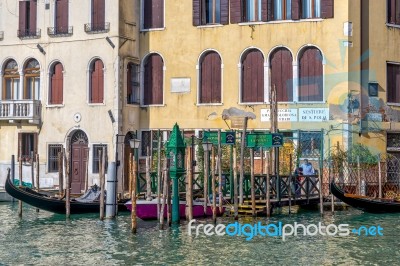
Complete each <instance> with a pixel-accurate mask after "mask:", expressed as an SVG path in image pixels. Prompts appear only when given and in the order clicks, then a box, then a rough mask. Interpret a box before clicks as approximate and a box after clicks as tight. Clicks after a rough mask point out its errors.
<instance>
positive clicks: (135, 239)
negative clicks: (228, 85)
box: [0, 203, 400, 265]
mask: <svg viewBox="0 0 400 266" xmlns="http://www.w3.org/2000/svg"><path fill="white" fill-rule="evenodd" d="M17 208H18V204H17V203H2V204H0V265H21V264H29V265H96V264H97V265H174V264H180V265H266V264H272V265H332V264H333V265H399V263H400V241H399V240H400V233H399V232H400V223H399V218H400V215H399V214H384V215H372V214H366V213H363V212H360V211H357V210H348V211H340V212H337V213H336V214H335V215H331V214H329V213H326V214H325V215H324V216H323V217H321V216H320V215H319V214H318V212H316V211H300V212H298V213H297V214H292V215H288V214H280V215H276V216H274V217H273V218H271V219H270V220H268V221H267V220H266V218H259V219H256V220H253V219H244V218H243V219H241V220H240V221H239V222H240V223H241V224H246V223H248V224H256V223H258V222H261V224H264V225H266V224H274V225H279V222H281V223H282V224H294V223H295V222H297V223H302V224H304V225H310V224H318V223H319V222H322V223H323V224H325V225H328V224H335V225H339V224H349V225H350V228H358V227H360V226H367V227H371V226H380V227H381V228H383V231H381V232H382V233H383V236H365V233H364V232H363V233H362V234H361V235H357V234H355V233H352V234H350V235H348V236H322V235H317V236H303V235H302V236H297V237H296V236H291V237H287V239H286V240H285V241H283V240H282V237H279V236H278V237H269V236H260V235H258V236H255V237H254V238H253V239H252V240H250V241H246V236H229V235H224V236H216V235H213V236H206V235H205V234H204V233H203V231H201V233H200V235H199V236H197V237H194V236H190V235H189V234H188V225H187V224H186V223H183V224H182V225H181V226H179V227H174V228H171V229H168V230H163V231H160V230H159V229H158V225H157V223H156V222H144V221H139V223H138V232H137V234H136V235H132V234H131V233H130V216H129V214H121V215H120V216H118V217H117V218H116V219H114V220H106V221H100V220H99V219H98V215H96V214H91V215H72V217H71V219H69V220H66V219H65V216H64V215H57V214H52V213H49V212H45V211H40V212H38V213H37V212H36V209H34V208H32V207H29V206H27V205H25V206H24V209H23V217H22V218H19V217H18V215H17ZM208 222H210V221H207V220H201V221H200V223H202V224H205V223H208ZM218 223H223V224H225V225H227V224H230V223H234V221H233V220H232V219H230V218H221V219H220V220H218ZM271 228H272V227H271ZM231 232H233V231H231ZM192 233H193V234H195V230H192ZM372 233H373V231H372Z"/></svg>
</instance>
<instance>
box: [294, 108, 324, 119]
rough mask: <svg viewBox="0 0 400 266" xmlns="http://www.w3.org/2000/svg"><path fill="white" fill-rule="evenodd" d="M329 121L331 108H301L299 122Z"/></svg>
mask: <svg viewBox="0 0 400 266" xmlns="http://www.w3.org/2000/svg"><path fill="white" fill-rule="evenodd" d="M328 120H329V108H299V121H300V122H303V121H307V122H322V121H328Z"/></svg>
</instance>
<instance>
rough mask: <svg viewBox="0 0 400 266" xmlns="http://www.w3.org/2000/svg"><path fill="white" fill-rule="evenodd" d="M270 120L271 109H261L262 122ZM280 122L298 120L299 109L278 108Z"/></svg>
mask: <svg viewBox="0 0 400 266" xmlns="http://www.w3.org/2000/svg"><path fill="white" fill-rule="evenodd" d="M270 120H271V114H270V109H261V122H269V121H270ZM278 122H297V109H278Z"/></svg>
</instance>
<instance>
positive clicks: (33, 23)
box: [29, 0, 37, 35]
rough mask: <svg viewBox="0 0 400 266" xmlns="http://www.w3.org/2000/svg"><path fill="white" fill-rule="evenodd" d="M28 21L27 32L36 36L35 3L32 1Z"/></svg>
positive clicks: (34, 0)
mask: <svg viewBox="0 0 400 266" xmlns="http://www.w3.org/2000/svg"><path fill="white" fill-rule="evenodd" d="M30 5H31V6H30V9H31V10H30V18H29V19H30V21H29V30H30V31H31V33H33V34H35V35H36V16H37V15H36V14H37V1H36V0H32V1H31V2H30Z"/></svg>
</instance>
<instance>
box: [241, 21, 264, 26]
mask: <svg viewBox="0 0 400 266" xmlns="http://www.w3.org/2000/svg"><path fill="white" fill-rule="evenodd" d="M267 23H268V22H266V21H249V22H240V23H238V25H239V26H251V25H263V24H267Z"/></svg>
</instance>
